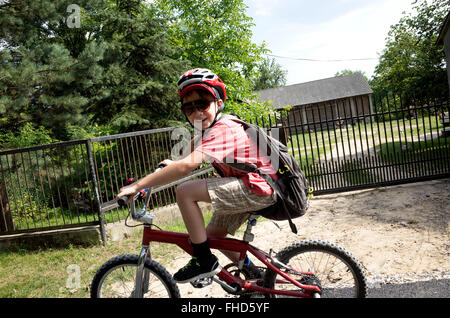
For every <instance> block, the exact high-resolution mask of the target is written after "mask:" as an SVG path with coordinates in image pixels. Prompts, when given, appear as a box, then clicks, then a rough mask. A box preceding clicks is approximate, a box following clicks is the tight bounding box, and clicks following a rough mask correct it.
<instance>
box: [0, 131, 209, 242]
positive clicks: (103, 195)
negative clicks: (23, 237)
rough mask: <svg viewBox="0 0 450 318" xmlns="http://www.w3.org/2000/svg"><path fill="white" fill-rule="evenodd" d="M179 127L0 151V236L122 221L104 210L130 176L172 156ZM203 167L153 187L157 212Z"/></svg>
mask: <svg viewBox="0 0 450 318" xmlns="http://www.w3.org/2000/svg"><path fill="white" fill-rule="evenodd" d="M174 129H175V128H164V129H156V130H147V131H140V132H135V133H127V134H120V135H113V136H106V137H97V138H93V139H89V140H77V141H69V142H61V143H57V144H50V145H42V146H35V147H28V148H23V149H14V150H6V151H1V152H0V176H1V180H0V209H1V210H0V212H1V213H0V235H5V234H15V233H22V232H34V231H42V230H53V229H61V228H68V227H76V226H80V225H100V229H101V232H102V236H103V239H105V234H104V223H112V222H117V221H121V220H123V219H124V218H125V217H126V213H127V211H125V210H124V209H120V208H115V209H109V208H106V207H105V206H107V204H106V203H107V202H108V201H111V200H113V199H114V196H115V194H117V193H118V190H119V189H120V188H121V187H122V186H124V185H125V184H126V180H127V179H129V178H134V179H139V178H141V177H143V176H145V175H146V174H148V173H150V172H151V171H153V170H154V169H155V167H156V166H157V164H158V163H159V162H161V161H162V160H164V159H166V158H170V153H171V149H172V147H173V144H174V142H175V141H176V140H175V141H174V140H172V139H171V133H172V131H173V130H174ZM211 172H212V169H211V167H204V168H202V169H198V170H196V171H195V172H193V173H191V174H190V175H189V176H187V177H186V178H183V179H182V180H178V181H177V182H173V183H171V184H168V185H165V186H161V187H157V188H155V189H154V193H155V195H154V196H152V200H151V204H152V206H153V207H154V208H156V207H162V206H166V205H168V204H172V203H174V202H175V191H174V189H175V187H176V185H177V184H179V183H181V182H183V181H185V180H189V179H193V178H203V177H205V176H208V175H210V174H211Z"/></svg>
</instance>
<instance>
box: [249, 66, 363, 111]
mask: <svg viewBox="0 0 450 318" xmlns="http://www.w3.org/2000/svg"><path fill="white" fill-rule="evenodd" d="M256 93H257V94H259V98H260V100H262V101H269V100H270V101H272V103H273V105H274V106H275V107H276V108H283V107H286V106H288V105H290V106H300V105H307V104H312V103H320V102H325V101H330V100H335V99H341V98H346V97H352V96H359V95H367V94H372V90H371V89H370V87H369V83H367V81H366V79H365V78H364V76H363V75H362V74H361V73H354V74H351V75H346V76H338V77H331V78H325V79H321V80H317V81H312V82H306V83H300V84H294V85H289V86H283V87H277V88H269V89H263V90H260V91H256Z"/></svg>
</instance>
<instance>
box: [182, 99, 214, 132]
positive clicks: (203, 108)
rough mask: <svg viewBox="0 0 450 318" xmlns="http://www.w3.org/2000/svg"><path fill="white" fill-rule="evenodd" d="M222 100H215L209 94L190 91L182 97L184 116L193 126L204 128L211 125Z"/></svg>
mask: <svg viewBox="0 0 450 318" xmlns="http://www.w3.org/2000/svg"><path fill="white" fill-rule="evenodd" d="M221 103H222V101H221V100H215V99H214V97H213V96H211V95H210V94H201V95H200V94H199V93H198V92H197V91H192V92H191V93H189V94H187V95H186V96H185V97H184V98H183V105H186V107H183V109H184V113H185V114H186V117H187V118H188V120H189V121H190V122H191V124H192V125H194V126H195V128H198V129H199V128H200V123H201V130H205V129H207V128H209V126H211V124H212V123H213V121H214V118H215V117H216V113H217V110H218V109H219V107H220V105H221Z"/></svg>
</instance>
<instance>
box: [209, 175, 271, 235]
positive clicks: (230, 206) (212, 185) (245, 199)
mask: <svg viewBox="0 0 450 318" xmlns="http://www.w3.org/2000/svg"><path fill="white" fill-rule="evenodd" d="M206 185H207V187H208V193H209V196H210V198H211V203H212V207H213V210H214V214H213V216H212V218H211V221H210V222H209V224H211V225H215V226H220V227H223V228H226V230H227V232H228V233H229V234H231V235H234V233H235V232H236V230H237V229H238V228H239V227H240V226H241V225H242V224H243V223H244V222H245V221H246V220H247V219H248V218H249V217H250V215H251V213H249V212H251V211H258V210H261V209H264V208H266V207H268V206H271V205H272V204H274V203H275V202H276V199H275V193H274V194H273V195H268V196H262V195H258V194H256V193H254V192H253V191H251V190H249V189H248V188H247V187H246V186H245V184H244V182H243V181H242V180H240V179H237V178H208V179H206Z"/></svg>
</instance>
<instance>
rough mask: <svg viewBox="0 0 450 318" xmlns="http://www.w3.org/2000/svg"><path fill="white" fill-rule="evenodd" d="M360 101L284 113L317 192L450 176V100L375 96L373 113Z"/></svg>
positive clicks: (295, 152)
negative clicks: (292, 113) (297, 114)
mask: <svg viewBox="0 0 450 318" xmlns="http://www.w3.org/2000/svg"><path fill="white" fill-rule="evenodd" d="M361 98H362V97H361ZM360 101H361V99H360V98H355V99H354V107H349V105H347V104H348V103H350V101H349V100H348V99H347V100H345V99H343V100H339V101H333V102H330V103H329V105H328V107H321V108H319V107H317V105H314V104H313V105H308V106H306V107H307V108H308V110H309V113H310V114H312V116H308V118H301V117H300V121H297V118H298V117H296V116H290V115H289V114H286V113H284V114H280V121H282V122H283V125H282V126H283V127H285V129H287V135H288V136H289V137H288V139H289V142H288V146H289V147H290V151H291V153H292V154H293V155H294V156H295V157H296V158H297V160H298V161H299V162H300V163H301V167H302V169H303V171H304V172H305V174H306V175H307V177H308V179H309V181H310V183H311V184H312V186H313V188H314V190H315V193H316V194H323V193H333V192H340V191H349V190H355V189H362V188H370V187H377V186H387V185H394V184H400V183H407V182H417V181H425V180H430V179H437V178H446V177H450V137H449V133H448V128H447V129H446V127H447V125H449V123H448V122H447V121H448V112H449V102H448V99H433V100H425V101H419V100H417V99H415V98H411V97H407V96H397V95H386V96H382V97H373V98H372V107H371V111H369V110H368V109H367V107H363V106H362V102H360ZM302 113H303V114H304V113H305V112H300V116H301V114H302ZM445 116H447V117H445ZM444 118H447V119H444Z"/></svg>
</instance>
